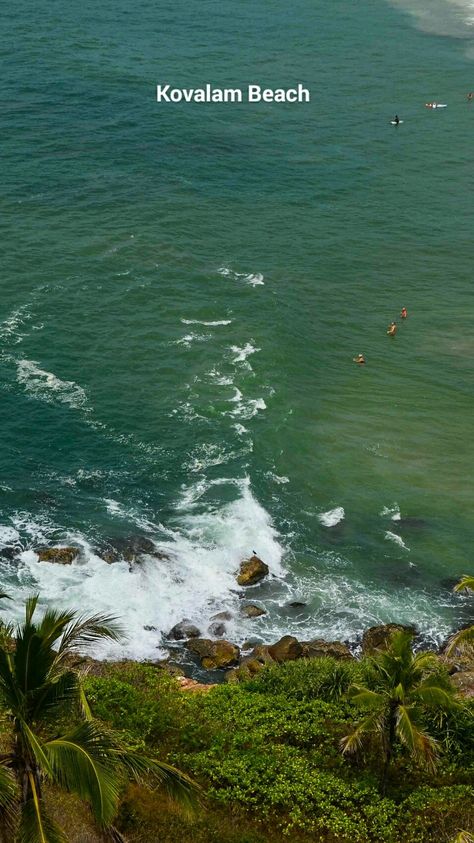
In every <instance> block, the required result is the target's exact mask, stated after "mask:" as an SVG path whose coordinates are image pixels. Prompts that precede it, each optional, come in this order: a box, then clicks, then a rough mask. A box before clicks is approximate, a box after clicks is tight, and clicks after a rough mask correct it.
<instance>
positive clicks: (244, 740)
mask: <svg viewBox="0 0 474 843" xmlns="http://www.w3.org/2000/svg"><path fill="white" fill-rule="evenodd" d="M440 670H441V671H442V673H444V671H443V670H442V668H440ZM369 672H370V670H369V664H368V663H366V662H364V661H361V662H357V661H355V660H354V661H347V662H338V661H336V660H334V659H331V658H321V659H310V660H304V659H302V660H299V661H295V662H288V663H285V664H282V665H271V666H268V667H265V668H264V669H263V670H262V671H261V672H260V673H259V674H258V675H257V676H255V677H254V678H252V679H251V680H248V681H246V682H243V683H241V684H235V685H234V684H231V685H220V686H217V687H214V688H212V689H211V690H209V691H208V692H206V693H200V692H196V693H189V692H186V693H183V692H181V691H179V690H178V686H177V683H176V682H175V681H174V680H173V679H172V678H170V677H169V676H168V675H167V674H166V672H165V671H163V670H161V669H157V668H153V667H150V666H144V665H133V664H131V665H127V664H125V665H122V666H117V665H115V666H114V665H111V666H108V667H107V668H106V671H105V674H104V675H102V676H100V677H89V678H88V679H87V690H88V696H89V698H90V700H91V701H92V706H93V710H94V713H95V714H96V716H100V717H101V718H104V719H105V721H106V722H108V723H110V724H111V725H113V726H114V728H122V729H126V730H127V732H128V735H129V740H130V739H133V740H134V741H135V742H137V741H140V740H142V741H143V744H144V746H145V747H146V749H147V750H148V751H150V750H153V751H154V752H158V751H159V753H160V755H161V757H167V759H168V760H169V761H170V762H171V763H173V764H178V765H179V767H180V768H181V769H183V770H185V771H186V772H188V773H190V774H191V775H192V776H193V777H195V778H196V779H197V780H198V781H199V782H200V783H201V784H202V786H203V788H204V790H205V793H206V796H207V798H206V807H205V809H204V811H205V813H204V814H203V813H202V812H198V813H197V814H195V815H194V817H191V816H184V815H182V814H180V813H179V812H178V811H177V810H176V808H171V807H170V806H167V805H166V804H165V803H164V802H163V797H162V796H160V795H158V794H156V793H146V794H145V793H144V792H143V791H142V790H140V789H139V788H136V787H135V786H133V787H132V788H131V789H130V788H129V790H128V792H127V794H126V796H125V798H124V800H123V802H122V809H121V813H120V815H119V823H121V826H120V827H121V828H122V830H123V831H126V832H127V836H128V837H130V840H131V841H133V843H142V841H143V843H145V841H147V843H148V841H150V840H153V839H155V838H154V837H153V836H152V831H151V830H152V829H154V830H155V833H156V840H158V839H159V840H160V841H163V843H173V842H174V841H180V840H183V839H189V838H190V837H192V838H193V840H194V843H208V841H209V843H213V841H215V843H265V841H272V843H275V841H279V840H284V839H291V840H293V841H298V843H299V841H301V843H309V841H324V843H347V842H348V841H354V843H432V841H434V840H436V843H451V840H452V839H453V838H454V836H455V834H456V833H457V831H458V830H459V829H460V828H465V829H468V830H469V829H471V830H472V829H473V827H474V817H473V809H472V805H473V804H474V788H473V787H472V786H469V783H470V782H472V780H473V779H472V771H473V767H472V760H473V753H472V743H473V707H472V704H471V705H470V706H466V707H460V708H459V709H456V711H455V712H451V713H450V714H449V715H445V714H443V713H442V712H441V710H440V709H438V710H433V711H432V712H431V715H430V717H431V719H430V720H429V721H428V726H429V730H430V733H432V734H433V736H434V737H435V738H436V739H437V740H438V741H439V744H440V750H441V759H442V762H441V765H440V767H439V769H438V770H437V771H436V772H429V771H427V770H425V769H423V768H422V767H418V766H417V765H416V764H415V763H414V762H412V761H411V760H410V759H409V757H408V756H407V755H406V754H404V753H403V752H402V751H400V749H396V751H395V753H394V758H393V767H394V769H393V774H392V777H391V782H390V788H389V790H388V791H387V795H386V796H385V797H381V796H380V794H379V792H378V790H377V784H378V778H379V775H380V768H381V759H380V753H379V751H378V749H377V746H376V742H374V743H373V744H372V745H369V746H368V747H367V748H366V749H365V751H364V755H363V756H361V757H358V758H354V759H346V758H344V757H343V755H342V754H341V751H340V741H341V738H342V737H344V735H347V734H348V732H349V731H350V729H351V727H352V726H353V724H354V722H356V720H357V718H358V716H359V711H358V709H357V708H356V707H355V706H354V705H353V704H352V702H351V701H350V699H348V697H347V689H348V688H349V686H350V685H351V684H353V683H354V682H362V681H363V680H364V678H366V677H367V675H368V673H369ZM463 750H466V751H465V752H464V751H463ZM158 816H159V818H160V819H159V820H158V819H157V817H158ZM206 835H207V836H206Z"/></svg>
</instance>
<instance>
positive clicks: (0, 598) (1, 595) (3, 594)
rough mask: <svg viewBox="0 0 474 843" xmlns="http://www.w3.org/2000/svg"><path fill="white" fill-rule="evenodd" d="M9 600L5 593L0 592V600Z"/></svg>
mask: <svg viewBox="0 0 474 843" xmlns="http://www.w3.org/2000/svg"><path fill="white" fill-rule="evenodd" d="M11 599H12V598H11V597H10V595H9V594H7V593H6V592H5V591H0V600H11Z"/></svg>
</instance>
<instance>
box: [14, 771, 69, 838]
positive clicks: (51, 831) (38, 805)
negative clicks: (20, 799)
mask: <svg viewBox="0 0 474 843" xmlns="http://www.w3.org/2000/svg"><path fill="white" fill-rule="evenodd" d="M30 786H31V788H32V794H33V796H32V798H31V799H29V800H28V801H27V802H26V803H25V804H24V805H22V808H21V817H20V825H19V828H18V833H17V840H18V843H67V837H66V835H65V834H64V832H63V831H62V829H61V828H60V827H59V826H58V825H57V824H56V823H55V822H54V820H52V819H51V817H50V816H48V814H47V812H46V810H45V806H44V802H43V800H42V799H40V798H39V796H38V792H37V789H36V785H35V782H34V779H33V776H30Z"/></svg>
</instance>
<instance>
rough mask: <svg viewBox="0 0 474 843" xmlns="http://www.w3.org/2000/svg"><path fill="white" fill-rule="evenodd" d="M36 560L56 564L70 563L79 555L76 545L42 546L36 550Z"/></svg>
mask: <svg viewBox="0 0 474 843" xmlns="http://www.w3.org/2000/svg"><path fill="white" fill-rule="evenodd" d="M36 553H37V554H38V562H54V563H55V564H56V565H71V563H72V562H74V559H75V558H76V556H79V548H78V547H44V548H40V549H39V550H37V551H36Z"/></svg>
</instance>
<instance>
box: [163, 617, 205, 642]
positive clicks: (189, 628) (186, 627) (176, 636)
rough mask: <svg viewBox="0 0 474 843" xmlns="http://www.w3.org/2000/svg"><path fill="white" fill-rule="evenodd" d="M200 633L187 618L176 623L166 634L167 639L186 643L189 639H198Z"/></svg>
mask: <svg viewBox="0 0 474 843" xmlns="http://www.w3.org/2000/svg"><path fill="white" fill-rule="evenodd" d="M200 634H201V632H200V630H199V629H198V628H197V626H195V625H194V624H193V623H192V622H191V621H190V620H188V618H184V619H183V620H182V621H180V622H179V623H176V624H175V625H174V626H173V628H172V629H170V631H169V633H168V638H172V639H173V640H174V641H187V640H188V639H189V638H199V636H200Z"/></svg>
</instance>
